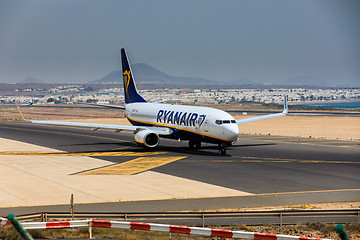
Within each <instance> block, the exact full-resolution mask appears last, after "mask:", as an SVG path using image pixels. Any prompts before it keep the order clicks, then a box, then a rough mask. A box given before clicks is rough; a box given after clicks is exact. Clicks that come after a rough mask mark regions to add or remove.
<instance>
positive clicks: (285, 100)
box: [282, 95, 289, 114]
mask: <svg viewBox="0 0 360 240" xmlns="http://www.w3.org/2000/svg"><path fill="white" fill-rule="evenodd" d="M287 100H288V96H287V95H285V96H284V110H283V111H282V113H285V114H287V113H288V112H289V108H288V103H287Z"/></svg>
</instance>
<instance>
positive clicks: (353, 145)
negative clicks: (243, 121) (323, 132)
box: [238, 136, 360, 149]
mask: <svg viewBox="0 0 360 240" xmlns="http://www.w3.org/2000/svg"><path fill="white" fill-rule="evenodd" d="M273 137H275V136H272V138H273ZM246 138H248V139H250V140H255V141H265V142H274V141H277V142H281V143H290V144H305V145H314V146H325V147H341V148H353V149H360V147H359V144H358V143H357V142H354V143H353V142H349V145H332V144H331V143H338V144H344V142H336V141H331V142H327V141H324V140H321V139H319V140H317V139H316V140H315V141H309V140H308V139H300V141H298V140H295V139H294V140H281V139H284V137H282V136H278V137H276V138H274V139H264V138H259V137H258V136H247V137H241V136H240V137H238V139H240V140H244V139H246ZM324 143H328V144H324Z"/></svg>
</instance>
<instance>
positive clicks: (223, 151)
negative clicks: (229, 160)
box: [218, 143, 226, 155]
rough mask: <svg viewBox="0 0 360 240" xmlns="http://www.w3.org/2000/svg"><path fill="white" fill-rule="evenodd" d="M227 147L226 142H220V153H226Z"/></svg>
mask: <svg viewBox="0 0 360 240" xmlns="http://www.w3.org/2000/svg"><path fill="white" fill-rule="evenodd" d="M225 147H226V144H225V143H221V144H219V151H218V154H219V155H225V154H226V148H225Z"/></svg>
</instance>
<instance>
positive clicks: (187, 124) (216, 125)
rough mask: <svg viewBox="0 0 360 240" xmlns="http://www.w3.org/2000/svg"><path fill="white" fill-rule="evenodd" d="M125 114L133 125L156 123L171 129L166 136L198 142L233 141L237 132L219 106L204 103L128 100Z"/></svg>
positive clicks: (229, 117) (232, 120)
mask: <svg viewBox="0 0 360 240" xmlns="http://www.w3.org/2000/svg"><path fill="white" fill-rule="evenodd" d="M125 115H126V117H127V118H128V119H129V121H130V122H131V123H132V124H133V125H137V126H141V125H144V126H159V127H167V128H171V129H172V130H173V132H174V133H173V134H172V135H171V136H170V138H174V139H184V140H195V141H201V142H212V143H221V142H233V141H236V139H237V137H238V135H239V129H238V125H237V124H236V122H235V119H234V118H233V117H232V116H231V115H230V114H228V113H227V112H224V111H222V110H219V109H214V108H208V107H196V106H184V105H172V104H157V103H129V104H126V105H125Z"/></svg>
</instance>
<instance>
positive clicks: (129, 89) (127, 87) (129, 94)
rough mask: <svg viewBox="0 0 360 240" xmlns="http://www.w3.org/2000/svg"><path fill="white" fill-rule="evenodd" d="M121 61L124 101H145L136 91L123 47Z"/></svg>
mask: <svg viewBox="0 0 360 240" xmlns="http://www.w3.org/2000/svg"><path fill="white" fill-rule="evenodd" d="M121 63H122V72H123V78H124V94H125V103H134V102H146V101H145V100H144V99H143V98H142V97H141V96H140V95H139V93H138V91H137V88H136V85H135V81H134V77H133V74H132V71H131V68H130V64H129V60H128V58H127V55H126V51H125V49H124V48H122V49H121Z"/></svg>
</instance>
